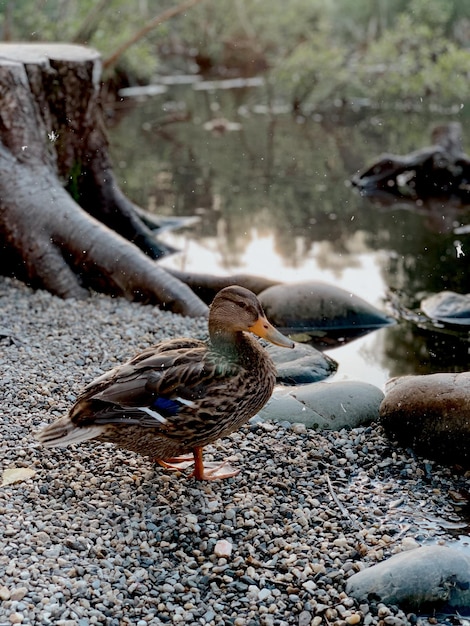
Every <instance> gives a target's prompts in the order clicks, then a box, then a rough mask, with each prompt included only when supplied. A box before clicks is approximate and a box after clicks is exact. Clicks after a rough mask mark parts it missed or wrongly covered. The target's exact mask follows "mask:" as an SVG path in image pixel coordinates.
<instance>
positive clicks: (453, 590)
mask: <svg viewBox="0 0 470 626" xmlns="http://www.w3.org/2000/svg"><path fill="white" fill-rule="evenodd" d="M346 593H347V594H348V595H350V596H352V597H353V598H356V599H358V600H368V599H372V598H373V599H378V600H379V601H381V602H384V603H385V604H398V605H402V606H403V607H404V608H411V609H413V610H419V609H420V608H424V607H426V608H428V609H429V608H430V605H436V608H440V607H441V606H442V605H444V604H445V605H447V606H448V607H452V608H453V609H456V610H460V611H462V612H463V611H469V610H470V557H469V556H467V555H465V554H464V553H463V552H460V551H458V550H455V549H453V548H449V547H447V546H427V547H422V548H416V549H415V550H409V551H407V552H401V553H400V554H395V555H394V556H392V557H390V558H389V559H387V560H386V561H382V563H379V564H378V565H373V566H372V567H369V568H367V569H364V570H361V571H360V572H358V573H357V574H353V575H352V576H351V578H349V580H348V582H347V583H346Z"/></svg>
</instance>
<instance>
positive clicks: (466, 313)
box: [421, 291, 470, 326]
mask: <svg viewBox="0 0 470 626" xmlns="http://www.w3.org/2000/svg"><path fill="white" fill-rule="evenodd" d="M421 310H422V311H423V313H425V315H427V316H428V317H430V318H431V319H433V320H438V321H439V322H444V323H445V324H456V325H459V326H469V325H470V294H469V293H455V292H454V291H440V292H439V293H435V294H433V295H432V296H429V297H428V298H424V300H423V301H422V302H421Z"/></svg>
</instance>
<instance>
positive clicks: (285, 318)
mask: <svg viewBox="0 0 470 626" xmlns="http://www.w3.org/2000/svg"><path fill="white" fill-rule="evenodd" d="M258 298H259V300H260V302H261V304H262V305H263V308H264V311H265V313H266V315H267V317H268V318H269V320H270V321H271V322H272V323H273V324H274V325H275V326H276V327H278V328H279V329H280V330H281V331H282V332H287V333H289V332H290V333H301V332H306V331H311V330H315V329H326V328H331V329H335V330H338V329H354V330H360V329H363V330H373V329H375V328H381V327H382V326H387V325H389V324H393V323H394V320H393V319H392V318H391V317H389V316H388V315H385V314H384V313H382V311H379V310H378V309H377V308H375V307H374V306H372V305H371V304H369V303H368V302H366V301H365V300H363V299H362V298H359V296H356V295H354V294H353V293H350V292H349V291H346V290H344V289H340V288H339V287H335V286H334V285H329V284H327V283H322V282H318V281H307V282H299V283H292V284H281V285H275V286H273V287H269V288H268V289H265V290H264V291H262V292H261V293H260V294H258Z"/></svg>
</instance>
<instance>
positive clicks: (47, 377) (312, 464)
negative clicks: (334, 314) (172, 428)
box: [0, 277, 469, 626]
mask: <svg viewBox="0 0 470 626" xmlns="http://www.w3.org/2000/svg"><path fill="white" fill-rule="evenodd" d="M0 306H1V310H2V322H1V324H0V325H1V327H2V329H1V331H2V335H1V336H0V351H1V355H2V356H1V357H0V361H1V372H2V373H1V375H0V379H1V381H2V386H1V390H2V391H1V396H2V402H1V403H0V412H1V414H2V417H1V423H2V424H3V428H2V430H1V434H0V437H1V440H2V443H1V446H2V452H3V454H2V463H1V471H3V470H5V469H6V468H11V467H26V468H30V469H32V470H34V472H35V474H34V476H32V477H31V478H29V479H28V480H26V481H24V482H18V483H15V484H12V485H10V486H5V487H0V513H1V517H2V522H3V524H2V529H1V530H0V600H1V602H0V624H1V625H2V626H3V624H11V623H22V624H37V623H41V624H46V625H47V624H54V625H56V624H57V625H59V626H89V625H91V624H107V625H109V626H121V625H127V624H129V625H130V624H133V625H135V624H137V626H146V625H150V626H157V625H158V624H165V623H169V624H173V623H181V624H194V625H196V624H197V625H198V626H199V625H201V624H214V625H216V624H233V625H234V626H244V625H247V626H248V625H252V626H254V625H255V624H260V625H263V626H264V625H266V626H271V625H272V626H284V625H286V624H302V625H304V626H308V625H309V624H314V626H320V624H325V625H328V624H330V625H333V624H335V625H337V626H341V625H345V624H351V625H353V624H357V623H360V624H364V625H365V626H372V625H375V624H379V623H380V624H390V625H392V626H393V625H394V626H399V624H408V623H409V624H412V623H416V619H417V620H418V621H421V620H425V618H421V617H418V618H416V616H414V617H413V616H412V615H408V616H407V614H406V613H404V612H403V611H401V610H400V609H398V608H397V607H393V606H390V607H387V606H384V605H380V604H377V603H375V604H374V602H363V603H359V602H357V601H355V600H353V599H352V598H350V597H348V596H347V595H346V594H345V592H344V585H345V582H346V580H347V579H348V578H349V576H350V575H352V574H353V573H354V572H356V571H359V570H360V569H362V568H363V567H365V566H368V565H371V564H373V563H376V562H379V561H382V560H383V559H385V558H387V557H388V556H390V555H391V554H394V553H396V552H399V551H402V550H404V549H409V548H411V547H414V546H415V545H417V544H420V545H422V544H425V543H429V542H433V543H438V542H441V541H450V542H451V543H456V539H455V537H456V536H458V535H459V533H461V534H465V533H467V534H468V532H469V529H468V526H467V527H466V528H460V529H459V523H463V521H462V520H461V519H460V516H459V514H458V505H457V504H455V503H453V502H452V497H451V494H452V492H453V491H458V489H459V487H462V486H463V485H464V478H463V477H461V476H458V475H456V474H454V473H453V472H452V471H451V469H448V468H445V467H442V466H440V465H438V464H435V463H432V462H429V461H426V460H424V459H419V458H415V457H413V456H411V455H410V454H409V453H407V452H406V451H403V450H401V449H394V448H393V446H392V444H391V443H390V442H389V441H388V440H387V439H386V438H385V437H384V436H383V434H382V431H381V428H380V427H378V426H377V425H372V426H368V427H362V428H356V429H353V430H351V431H345V430H342V431H323V432H320V433H319V432H314V431H307V430H306V429H305V428H304V427H300V426H299V425H295V424H294V425H293V426H291V427H287V425H286V424H284V423H283V424H272V423H269V422H266V423H253V424H248V425H246V426H245V427H244V428H242V429H241V430H240V431H238V432H237V433H234V434H233V435H232V436H231V437H229V438H227V439H224V440H222V441H219V442H217V444H216V445H214V446H209V447H208V448H207V452H206V456H207V459H208V460H210V458H211V455H213V456H214V458H215V459H220V458H222V457H223V456H225V455H227V456H229V457H230V458H231V460H232V462H233V464H234V465H236V466H237V467H239V468H240V469H241V470H242V471H241V473H240V474H239V475H238V476H236V477H234V478H231V479H229V480H226V481H216V482H208V483H203V484H200V483H196V482H195V481H194V480H193V479H187V478H186V477H185V476H183V475H177V474H175V473H170V472H167V471H165V470H163V469H162V468H160V467H155V466H154V465H153V464H152V463H151V462H150V461H149V460H148V459H146V458H143V457H140V456H138V455H135V454H133V453H131V452H127V451H123V450H118V449H116V448H114V447H113V446H111V445H107V444H102V445H98V444H93V443H90V444H81V445H79V446H73V447H70V448H67V449H53V450H47V449H45V448H40V447H39V446H36V444H35V443H34V437H33V433H34V432H35V431H36V430H37V429H38V428H39V426H40V425H41V424H43V423H45V422H47V421H50V420H52V419H54V418H55V417H59V416H61V415H63V414H64V413H65V412H66V411H67V410H68V408H69V407H70V405H71V403H72V402H73V401H74V398H75V396H76V394H77V393H78V391H79V390H80V389H81V388H82V387H83V386H84V385H85V384H86V383H87V382H89V381H91V380H92V379H93V378H95V377H96V376H98V375H99V374H100V373H102V372H103V371H106V370H107V369H109V368H111V367H113V366H114V365H116V364H118V363H120V362H122V361H123V360H125V359H127V358H129V357H130V356H131V355H132V354H135V353H136V352H138V351H140V350H142V349H143V348H145V347H147V346H148V345H151V344H152V343H156V342H157V341H159V340H161V339H163V338H170V337H176V336H181V335H190V336H194V337H198V338H204V337H205V333H206V323H207V322H206V321H205V320H203V319H201V320H194V319H189V318H183V317H180V316H178V315H175V314H172V313H167V312H162V311H160V310H158V309H156V308H155V307H151V306H146V305H140V304H135V303H130V302H127V301H125V300H120V299H112V298H109V297H106V296H99V295H93V296H92V297H91V298H90V299H89V300H85V301H77V302H75V301H63V300H60V299H58V298H55V297H53V296H51V295H50V294H48V293H46V292H41V291H37V292H34V291H32V290H30V289H28V288H27V287H25V286H24V285H23V284H22V283H19V282H17V281H15V280H11V279H7V278H1V277H0ZM459 520H460V522H459ZM467 522H468V520H467ZM452 535H454V538H452ZM220 540H226V541H228V542H229V543H230V544H231V554H230V555H228V556H225V557H223V556H218V555H217V554H216V553H215V552H214V550H216V544H217V542H218V541H220ZM216 551H217V550H216ZM387 618H388V619H387ZM384 620H385V621H384ZM423 623H427V620H425V621H423ZM453 623H454V624H456V623H458V622H455V621H454V622H453Z"/></svg>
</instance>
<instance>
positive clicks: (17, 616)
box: [8, 613, 24, 624]
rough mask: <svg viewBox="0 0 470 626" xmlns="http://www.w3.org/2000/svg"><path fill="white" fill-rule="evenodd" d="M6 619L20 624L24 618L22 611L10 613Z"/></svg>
mask: <svg viewBox="0 0 470 626" xmlns="http://www.w3.org/2000/svg"><path fill="white" fill-rule="evenodd" d="M8 619H9V620H10V622H11V623H12V624H21V622H22V621H23V619H24V615H23V614H22V613H12V614H11V615H10V616H9V618H8Z"/></svg>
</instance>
